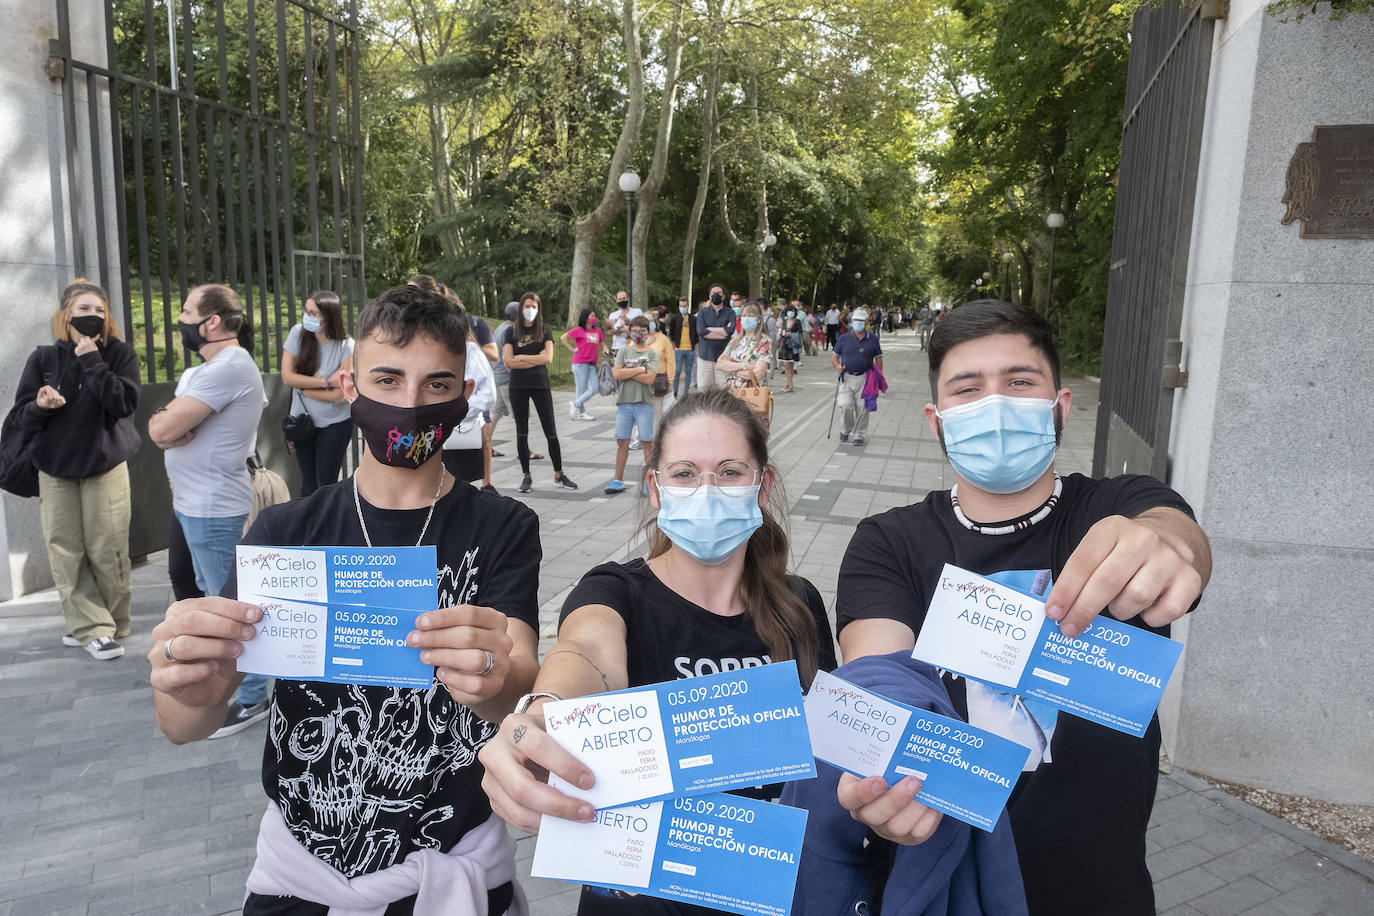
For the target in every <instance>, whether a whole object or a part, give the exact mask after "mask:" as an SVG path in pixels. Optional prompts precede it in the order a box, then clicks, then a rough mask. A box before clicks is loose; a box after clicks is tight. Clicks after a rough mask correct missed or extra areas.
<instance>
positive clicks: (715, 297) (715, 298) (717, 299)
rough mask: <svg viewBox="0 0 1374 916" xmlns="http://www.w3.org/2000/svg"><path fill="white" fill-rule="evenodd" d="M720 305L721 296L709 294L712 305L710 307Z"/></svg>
mask: <svg viewBox="0 0 1374 916" xmlns="http://www.w3.org/2000/svg"><path fill="white" fill-rule="evenodd" d="M720 303H721V295H720V293H712V294H711V304H712V305H720Z"/></svg>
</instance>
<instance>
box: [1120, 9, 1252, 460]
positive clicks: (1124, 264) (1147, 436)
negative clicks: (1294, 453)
mask: <svg viewBox="0 0 1374 916" xmlns="http://www.w3.org/2000/svg"><path fill="white" fill-rule="evenodd" d="M1224 6H1225V4H1224V2H1222V0H1209V2H1204V3H1202V4H1201V5H1199V6H1193V7H1191V8H1182V7H1180V6H1178V5H1175V4H1162V5H1158V6H1150V5H1147V6H1144V7H1142V8H1141V10H1140V11H1139V12H1138V13H1136V16H1135V20H1134V23H1133V25H1132V29H1131V59H1130V66H1129V68H1128V70H1127V78H1126V108H1125V117H1124V119H1123V123H1122V133H1121V168H1120V184H1119V186H1118V189H1117V196H1116V226H1115V232H1114V234H1113V237H1112V265H1111V275H1110V279H1109V283H1108V287H1107V320H1106V332H1105V339H1104V341H1103V352H1102V389H1101V401H1100V403H1099V405H1098V413H1097V438H1096V441H1097V446H1096V449H1095V451H1094V454H1093V475H1094V476H1097V477H1101V476H1103V475H1108V474H1112V475H1114V474H1121V473H1136V474H1151V475H1153V476H1155V477H1157V478H1159V479H1160V480H1166V479H1167V478H1168V472H1169V468H1168V457H1169V455H1168V452H1169V448H1168V447H1169V423H1170V416H1171V413H1172V410H1173V392H1174V389H1175V388H1181V387H1183V386H1184V385H1185V384H1186V383H1187V378H1186V376H1185V375H1184V374H1183V373H1180V372H1179V368H1178V365H1179V355H1180V348H1181V343H1180V339H1179V328H1180V326H1181V324H1182V318H1183V295H1184V282H1185V280H1186V279H1187V275H1188V247H1189V244H1190V242H1191V239H1192V222H1193V198H1194V193H1195V190H1196V186H1197V171H1198V154H1199V150H1200V147H1201V143H1202V125H1203V115H1204V113H1205V107H1206V100H1207V77H1208V73H1209V71H1210V69H1211V61H1212V32H1213V25H1214V22H1215V20H1216V19H1217V18H1219V16H1220V15H1221V14H1222V13H1221V11H1222V9H1224Z"/></svg>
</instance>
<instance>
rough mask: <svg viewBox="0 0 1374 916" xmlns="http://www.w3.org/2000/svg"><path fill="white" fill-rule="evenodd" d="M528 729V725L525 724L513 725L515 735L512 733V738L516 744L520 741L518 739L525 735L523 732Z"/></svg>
mask: <svg viewBox="0 0 1374 916" xmlns="http://www.w3.org/2000/svg"><path fill="white" fill-rule="evenodd" d="M528 730H529V727H528V726H525V725H517V726H515V735H514V738H515V743H516V744H519V743H520V739H522V738H524V737H525V732H526V731H528Z"/></svg>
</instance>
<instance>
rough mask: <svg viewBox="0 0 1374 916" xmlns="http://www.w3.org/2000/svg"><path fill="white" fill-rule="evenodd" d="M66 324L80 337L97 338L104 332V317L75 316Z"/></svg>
mask: <svg viewBox="0 0 1374 916" xmlns="http://www.w3.org/2000/svg"><path fill="white" fill-rule="evenodd" d="M67 323H68V324H70V325H71V326H72V330H74V331H76V333H78V334H80V335H81V336H82V337H99V336H100V335H101V334H102V333H104V331H105V316H104V315H75V316H73V317H72V318H71V320H70V321H68V322H67Z"/></svg>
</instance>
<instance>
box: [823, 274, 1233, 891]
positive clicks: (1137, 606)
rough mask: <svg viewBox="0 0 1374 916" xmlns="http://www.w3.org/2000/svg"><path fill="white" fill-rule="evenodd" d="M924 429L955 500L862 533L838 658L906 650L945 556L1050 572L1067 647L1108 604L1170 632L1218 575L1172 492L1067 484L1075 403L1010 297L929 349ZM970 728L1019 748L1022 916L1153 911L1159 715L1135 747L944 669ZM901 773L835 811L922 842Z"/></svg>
mask: <svg viewBox="0 0 1374 916" xmlns="http://www.w3.org/2000/svg"><path fill="white" fill-rule="evenodd" d="M930 377H931V389H932V394H933V397H934V403H933V404H927V405H926V418H927V420H928V422H929V423H930V428H931V431H932V432H933V433H934V434H935V435H936V436H937V437H938V438H939V439H940V442H941V444H942V446H943V447H944V449H945V453H946V455H947V457H948V458H949V460H950V462H951V464H952V465H953V466H954V470H955V473H956V474H957V476H958V483H957V485H956V486H955V487H954V488H952V489H951V490H948V491H945V490H941V491H936V492H932V493H930V494H929V495H927V497H926V498H925V500H924V501H922V502H920V503H917V504H915V505H911V506H906V507H904V508H900V509H893V510H892V511H890V512H886V513H883V514H882V515H877V516H873V517H871V518H868V519H865V520H864V521H863V522H861V523H860V524H859V527H858V529H857V530H856V531H855V533H854V537H853V540H852V541H851V542H850V545H849V548H848V550H847V551H846V553H845V557H844V560H843V562H842V565H841V567H840V575H839V588H838V593H837V596H836V613H837V618H838V628H839V639H840V649H841V653H842V654H843V657H844V658H845V660H846V661H849V660H852V659H854V658H858V657H860V656H864V655H879V654H886V653H890V652H895V651H908V650H910V649H911V648H912V647H913V646H914V645H915V641H916V636H917V634H918V633H919V632H920V630H921V625H922V623H923V621H924V619H925V613H926V608H927V607H928V606H929V603H930V600H931V597H932V594H933V590H934V587H935V585H936V583H937V582H938V581H939V574H940V570H941V568H942V566H943V564H945V563H952V564H954V565H956V566H959V567H961V568H964V569H967V570H970V571H972V572H976V573H979V574H982V575H992V574H996V573H1004V572H1010V571H1020V570H1032V571H1039V570H1049V571H1050V573H1051V575H1052V576H1053V579H1054V586H1053V588H1052V589H1051V590H1050V592H1049V595H1048V597H1047V601H1046V603H1047V607H1046V612H1047V614H1048V615H1049V616H1050V617H1051V618H1052V619H1055V620H1058V621H1059V625H1060V629H1061V630H1062V631H1063V632H1064V633H1065V634H1066V635H1070V636H1076V635H1078V634H1079V633H1082V632H1083V631H1084V630H1085V629H1086V628H1087V627H1088V626H1089V625H1090V624H1091V622H1092V619H1093V617H1095V616H1096V615H1097V614H1098V613H1099V612H1101V611H1102V610H1103V609H1104V608H1105V609H1106V611H1107V612H1108V613H1110V614H1111V615H1112V616H1113V617H1115V618H1117V619H1119V620H1123V621H1126V622H1127V623H1129V624H1131V625H1133V626H1138V627H1142V628H1144V629H1149V630H1151V631H1153V632H1156V633H1162V634H1165V635H1167V634H1168V632H1169V624H1170V623H1171V622H1172V621H1174V620H1177V619H1178V618H1179V617H1181V616H1182V615H1183V614H1184V613H1186V612H1187V611H1188V610H1190V609H1191V607H1192V606H1193V605H1194V604H1195V603H1196V601H1197V599H1198V597H1199V595H1200V594H1201V592H1202V589H1203V587H1204V586H1205V584H1206V582H1207V579H1208V577H1209V576H1210V574H1211V553H1210V550H1209V548H1208V545H1207V539H1206V536H1205V535H1204V534H1203V533H1202V530H1201V529H1200V528H1199V527H1198V526H1197V524H1196V523H1195V522H1194V521H1193V518H1192V511H1191V510H1190V509H1189V507H1188V505H1187V503H1186V502H1184V500H1183V499H1182V497H1180V496H1179V495H1178V494H1177V493H1175V492H1174V491H1173V490H1171V489H1169V488H1168V487H1166V486H1164V485H1163V484H1161V483H1159V482H1158V481H1156V480H1154V479H1153V478H1150V477H1137V476H1127V477H1117V478H1113V479H1108V480H1091V479H1089V478H1086V477H1083V476H1081V475H1077V474H1075V475H1070V476H1069V477H1067V478H1064V479H1062V480H1061V479H1060V477H1059V475H1057V474H1056V473H1055V472H1054V466H1053V458H1054V449H1055V446H1056V445H1057V442H1058V436H1059V432H1060V431H1061V429H1062V427H1063V422H1064V418H1065V417H1066V416H1067V415H1068V412H1069V403H1070V398H1071V395H1070V393H1069V390H1068V389H1067V388H1060V385H1059V361H1058V356H1057V354H1056V353H1055V350H1054V345H1053V342H1052V341H1051V338H1050V329H1049V327H1048V325H1047V324H1046V323H1045V322H1044V320H1043V319H1041V318H1040V317H1039V316H1038V315H1036V314H1035V313H1033V312H1031V311H1029V310H1026V309H1023V308H1020V307H1017V306H1013V305H1011V304H1009V303H1004V302H996V301H993V300H983V301H979V302H973V303H969V304H968V305H966V306H964V307H963V308H961V309H958V310H956V311H954V312H952V313H951V314H950V315H949V316H948V317H946V318H945V319H944V321H942V322H940V324H939V325H938V327H937V328H936V329H935V332H934V334H933V336H932V338H931V341H930ZM945 684H946V686H947V688H948V690H949V693H950V698H951V699H952V701H953V702H954V705H955V708H956V709H958V711H959V712H960V714H961V715H964V716H965V717H966V718H967V719H968V720H969V722H970V723H971V724H973V725H976V726H979V727H981V728H985V729H988V730H991V731H996V732H998V733H1000V734H1003V735H1005V736H1007V737H1009V738H1012V739H1013V740H1016V741H1019V742H1020V743H1022V744H1024V745H1026V746H1027V760H1026V764H1025V767H1024V770H1023V773H1022V776H1021V779H1020V780H1019V781H1018V783H1017V785H1016V787H1015V789H1014V791H1013V793H1012V796H1011V799H1010V801H1009V803H1008V810H1009V814H1010V816H1011V822H1012V830H1013V833H1014V835H1015V837H1016V845H1017V852H1018V856H1019V858H1020V861H1021V871H1022V875H1023V877H1024V879H1025V886H1026V895H1027V902H1028V904H1029V906H1030V911H1031V912H1032V913H1045V914H1049V913H1053V914H1078V913H1082V914H1098V913H1113V914H1128V916H1129V914H1140V916H1146V914H1153V913H1154V894H1153V889H1152V884H1151V880H1150V874H1149V871H1148V869H1147V868H1146V866H1145V831H1146V827H1147V825H1148V823H1149V818H1150V809H1151V807H1152V805H1153V803H1154V794H1155V786H1156V781H1157V776H1158V774H1157V764H1158V753H1159V744H1160V735H1159V722H1158V719H1155V720H1153V721H1152V722H1151V723H1150V727H1149V730H1148V732H1147V733H1146V735H1145V737H1144V738H1135V737H1133V736H1131V735H1127V734H1123V733H1121V732H1117V731H1113V730H1111V729H1109V728H1106V727H1104V726H1100V725H1096V724H1094V723H1091V722H1088V721H1087V720H1084V719H1080V718H1078V717H1076V716H1073V715H1070V714H1069V713H1066V712H1062V711H1056V710H1055V709H1054V708H1052V707H1048V706H1046V705H1043V704H1040V703H1038V702H1036V701H1029V700H1026V699H1025V698H1022V697H1018V696H1015V695H1012V694H1010V693H1008V692H1005V691H997V690H994V689H990V688H987V687H985V686H983V685H981V684H977V683H970V682H968V681H966V680H965V679H961V678H958V677H955V676H952V675H948V674H947V675H945ZM919 788H920V786H919V783H918V782H917V781H916V780H915V779H914V778H912V777H908V778H907V779H904V780H902V781H901V782H899V783H897V784H896V785H895V786H892V787H891V788H889V787H888V786H887V785H886V784H885V783H884V782H883V780H882V779H881V778H870V779H866V780H859V779H857V778H855V777H853V776H848V775H846V776H845V777H844V778H843V779H842V781H841V783H840V787H839V801H840V803H841V804H842V805H843V806H844V807H845V808H847V809H849V810H850V812H851V813H852V814H853V816H854V817H855V818H856V819H858V820H860V821H862V822H864V823H866V824H868V825H870V827H871V828H872V830H873V832H875V833H876V834H878V835H879V836H881V837H883V838H885V839H888V840H890V841H893V842H897V843H905V844H913V843H920V842H923V841H924V840H926V839H927V838H929V837H930V835H931V834H932V833H933V832H934V830H935V827H936V825H937V824H938V823H939V818H940V815H939V813H938V812H936V811H934V810H932V809H928V808H926V807H924V806H922V805H920V804H917V803H915V802H913V801H912V798H913V797H914V796H915V794H916V792H918V791H919Z"/></svg>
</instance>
